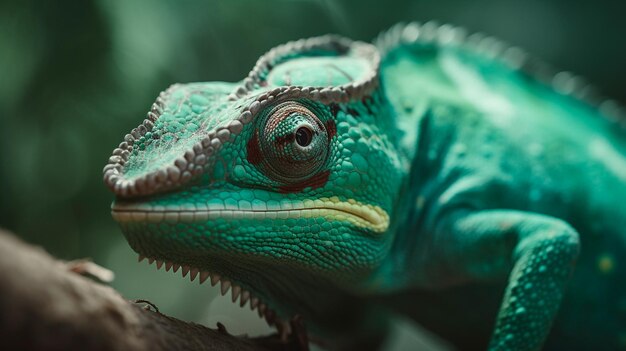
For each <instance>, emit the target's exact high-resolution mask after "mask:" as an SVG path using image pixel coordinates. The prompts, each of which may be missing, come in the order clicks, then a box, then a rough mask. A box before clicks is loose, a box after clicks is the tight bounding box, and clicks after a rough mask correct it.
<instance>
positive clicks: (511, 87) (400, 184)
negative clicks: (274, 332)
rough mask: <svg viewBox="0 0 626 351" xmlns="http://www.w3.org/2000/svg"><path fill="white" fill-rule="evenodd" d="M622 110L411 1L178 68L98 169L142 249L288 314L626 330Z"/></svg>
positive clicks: (539, 342)
mask: <svg viewBox="0 0 626 351" xmlns="http://www.w3.org/2000/svg"><path fill="white" fill-rule="evenodd" d="M625 125H626V122H625V120H624V117H623V113H622V112H621V108H620V107H619V106H618V105H617V104H615V103H614V102H612V101H610V100H609V101H604V102H603V101H602V100H601V99H599V98H598V97H597V96H596V95H595V94H594V90H593V89H591V88H590V87H588V86H586V85H584V84H582V80H581V79H580V78H578V77H576V76H573V75H571V74H569V73H557V74H555V73H553V72H552V71H551V68H550V67H549V66H547V65H545V64H543V63H541V62H539V61H537V60H534V59H532V58H530V57H529V56H528V55H527V54H526V53H524V52H523V51H522V50H520V49H517V48H514V47H507V46H506V45H504V44H502V43H501V42H499V41H497V40H495V39H493V38H489V37H484V36H481V35H472V36H469V37H467V36H466V34H465V32H464V31H463V30H462V29H460V28H455V27H452V26H449V25H443V26H439V25H436V24H434V23H426V24H423V25H421V24H418V23H411V24H408V25H397V26H395V27H393V28H392V29H390V30H388V31H386V32H384V33H383V34H381V35H380V36H379V38H378V39H377V41H376V45H370V44H366V43H363V42H354V41H351V40H349V39H345V38H341V37H336V36H324V37H318V38H311V39H306V40H299V41H295V42H290V43H287V44H285V45H281V46H278V47H276V48H274V49H272V50H270V51H269V52H268V53H267V54H265V55H264V56H262V57H261V58H260V59H259V61H258V62H257V64H256V65H255V67H254V68H253V70H252V71H251V72H250V74H249V75H248V77H247V78H245V79H244V80H243V81H241V82H239V83H222V82H208V83H190V84H176V85H173V86H172V87H170V88H169V89H167V90H166V91H164V92H163V93H161V95H160V96H159V97H158V98H157V100H156V101H155V103H154V104H153V106H152V108H151V109H150V111H149V112H148V115H147V118H146V119H145V120H144V121H143V123H142V124H141V125H139V126H138V127H137V128H135V129H133V130H132V131H131V133H129V134H128V135H126V136H125V137H124V140H123V141H122V143H121V144H120V145H119V147H117V148H116V149H115V150H114V151H113V155H112V156H111V158H110V159H109V163H108V164H107V165H106V166H105V169H104V180H105V183H106V184H107V186H109V188H111V190H112V191H113V192H114V193H115V194H116V200H115V202H114V203H113V205H112V213H113V217H114V218H115V219H116V220H117V221H118V222H119V223H120V226H121V228H122V231H123V232H124V235H125V236H126V238H127V239H128V242H129V243H130V245H131V247H132V248H133V249H134V250H135V251H137V252H138V253H139V254H140V257H148V258H150V262H151V263H152V262H154V261H155V260H156V262H157V267H158V268H161V267H162V266H163V265H164V266H165V269H166V270H173V271H177V270H179V269H182V273H183V275H184V276H186V275H187V274H189V275H190V277H191V280H194V279H195V278H196V277H199V280H200V282H201V283H202V282H204V281H206V280H209V278H210V281H211V283H212V284H213V285H215V284H217V283H218V282H219V283H221V290H222V293H223V294H224V293H226V292H228V291H229V290H232V297H233V301H237V300H239V301H240V304H241V306H243V305H245V304H246V303H248V301H249V302H250V307H251V308H252V309H257V310H258V312H259V315H261V316H264V317H265V318H266V319H267V321H268V322H269V323H270V324H275V325H276V326H277V327H278V329H279V331H280V332H281V334H282V335H283V336H285V335H287V334H288V333H289V332H290V331H289V324H288V323H287V322H288V321H289V320H290V318H292V317H294V316H296V315H299V316H301V317H303V318H304V320H305V321H306V323H307V326H308V328H309V330H310V333H312V334H314V335H315V336H316V338H317V340H324V345H325V346H326V347H328V348H331V349H347V348H355V349H365V348H376V347H377V346H378V345H379V344H380V342H381V340H383V339H384V336H385V332H386V330H387V326H388V321H389V319H390V317H389V315H390V314H389V313H388V309H387V308H388V307H391V308H396V309H397V310H398V311H400V312H401V313H405V314H407V315H409V316H411V317H412V318H414V319H415V320H416V321H418V322H419V323H421V324H422V325H423V326H425V327H427V328H429V329H431V330H432V331H434V332H435V333H438V334H439V335H441V336H442V337H444V338H446V339H448V340H450V341H451V342H452V343H453V344H455V345H457V346H458V347H460V348H463V349H474V348H483V349H485V348H488V349H490V350H537V349H541V348H542V347H545V348H546V349H568V350H576V349H580V350H588V349H607V350H609V349H610V350H614V349H626V284H625V283H624V278H625V277H626V275H625V273H626V268H625V267H626V265H625V263H624V257H626V241H625V240H626V232H625V230H626V229H625V228H626V206H623V205H622V204H623V201H624V199H626V137H625V135H626V133H625V132H624V126H625ZM383 306H384V308H383Z"/></svg>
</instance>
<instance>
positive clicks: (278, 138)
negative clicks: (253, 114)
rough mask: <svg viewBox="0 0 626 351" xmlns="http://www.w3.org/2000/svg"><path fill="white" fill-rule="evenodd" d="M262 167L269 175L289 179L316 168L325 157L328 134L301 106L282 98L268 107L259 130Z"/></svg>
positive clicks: (322, 162) (310, 113)
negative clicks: (282, 101) (264, 120)
mask: <svg viewBox="0 0 626 351" xmlns="http://www.w3.org/2000/svg"><path fill="white" fill-rule="evenodd" d="M260 132H261V133H260V135H259V139H260V143H261V151H262V153H263V155H264V157H263V160H264V162H263V163H264V164H263V168H264V169H265V170H266V171H267V173H269V175H270V176H271V177H272V178H275V179H278V180H282V181H290V180H299V179H302V178H305V177H308V176H310V175H312V174H314V173H315V172H317V171H318V170H319V169H320V167H321V166H322V165H323V164H324V162H325V161H326V156H327V154H328V134H327V132H326V127H325V126H324V124H323V123H322V122H321V121H320V120H319V118H318V117H317V116H316V115H315V114H314V113H313V112H311V110H309V109H308V108H306V107H305V106H303V105H301V104H299V103H296V102H285V103H282V104H280V105H278V106H276V107H275V108H274V109H272V110H271V111H270V112H269V114H268V117H267V120H266V122H265V126H264V127H263V128H262V129H261V130H260Z"/></svg>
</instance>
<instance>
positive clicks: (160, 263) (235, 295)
mask: <svg viewBox="0 0 626 351" xmlns="http://www.w3.org/2000/svg"><path fill="white" fill-rule="evenodd" d="M145 259H146V257H145V256H143V255H141V254H140V255H139V259H138V261H139V262H141V261H143V260H145ZM155 262H156V268H157V270H159V269H161V268H164V269H165V271H166V272H169V271H170V270H171V271H172V273H177V272H178V271H179V270H180V271H181V273H182V276H183V278H185V277H187V276H189V280H190V281H192V282H193V281H194V280H195V279H196V278H198V281H199V283H200V284H203V283H204V282H207V281H209V282H210V283H211V286H216V285H217V284H218V283H219V284H220V293H221V294H222V296H224V295H226V294H228V292H229V291H230V292H231V297H232V302H233V303H234V304H239V307H241V308H244V307H245V306H246V304H248V302H250V303H249V306H250V310H252V311H254V310H255V309H256V310H257V313H258V315H259V317H260V318H263V319H265V321H266V322H267V324H268V325H269V326H275V327H276V329H277V330H278V334H279V335H280V337H281V340H287V337H288V336H289V335H290V334H291V325H290V323H289V322H288V321H284V320H282V319H280V318H279V317H278V316H277V314H276V311H274V310H273V309H272V308H271V307H269V306H268V304H267V303H265V302H264V301H263V300H262V299H261V298H260V297H258V296H255V294H254V293H253V292H251V291H250V290H247V289H245V288H244V287H242V286H241V285H239V284H237V283H236V282H234V281H233V280H231V279H229V278H227V277H225V276H223V275H221V274H217V273H214V272H210V271H207V270H201V269H199V268H195V267H192V266H189V265H181V264H177V263H174V262H172V261H167V260H159V259H155V258H148V264H153V263H155Z"/></svg>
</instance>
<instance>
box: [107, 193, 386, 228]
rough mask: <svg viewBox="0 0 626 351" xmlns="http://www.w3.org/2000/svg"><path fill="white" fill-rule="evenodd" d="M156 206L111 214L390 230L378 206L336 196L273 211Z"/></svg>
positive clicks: (124, 205)
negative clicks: (298, 221) (322, 221)
mask: <svg viewBox="0 0 626 351" xmlns="http://www.w3.org/2000/svg"><path fill="white" fill-rule="evenodd" d="M194 207H195V209H190V208H189V207H187V206H156V205H151V204H149V203H136V202H115V203H114V204H113V205H112V207H111V214H112V216H113V218H114V219H115V220H116V221H118V222H124V223H125V222H151V223H159V222H170V223H180V222H203V221H209V220H215V219H219V218H221V219H255V220H263V219H289V218H315V217H324V218H327V219H329V220H336V221H347V222H350V223H351V224H353V225H355V226H357V227H361V228H366V229H370V230H372V231H373V232H375V233H383V232H384V231H386V230H387V228H388V227H389V215H388V214H387V213H386V212H385V211H384V210H383V209H382V208H380V207H378V206H373V205H369V204H362V203H360V202H358V201H355V200H352V199H350V200H348V201H340V200H339V199H338V198H337V197H331V198H320V199H317V200H305V201H302V202H301V203H299V204H297V205H295V204H293V203H285V204H283V205H281V206H280V208H276V209H268V208H245V209H244V208H243V206H241V205H239V206H236V207H230V208H227V207H226V206H223V205H222V206H215V205H212V206H210V207H209V206H206V205H205V206H200V205H199V204H196V205H195V206H194Z"/></svg>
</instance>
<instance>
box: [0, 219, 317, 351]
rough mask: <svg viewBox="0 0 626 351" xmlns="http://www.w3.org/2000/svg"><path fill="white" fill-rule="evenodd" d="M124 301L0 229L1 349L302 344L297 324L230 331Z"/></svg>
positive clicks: (293, 347)
mask: <svg viewBox="0 0 626 351" xmlns="http://www.w3.org/2000/svg"><path fill="white" fill-rule="evenodd" d="M145 306H146V305H145V304H142V305H139V304H137V303H133V302H130V301H127V300H125V299H124V298H123V297H122V296H121V295H120V294H119V293H118V292H116V291H115V290H113V289H112V288H110V287H108V286H106V285H102V284H99V283H96V282H95V281H93V280H91V279H88V278H86V277H83V276H81V275H79V274H77V273H75V269H70V268H68V264H67V263H65V262H62V261H59V260H56V259H54V258H53V257H52V256H50V255H49V254H48V253H46V252H45V251H44V250H42V249H41V248H37V247H33V246H31V245H28V244H26V243H24V242H22V241H20V240H19V239H17V238H16V237H14V236H12V235H10V234H8V233H7V232H3V231H1V230H0V350H301V349H306V345H307V343H306V335H305V334H304V333H303V332H302V330H303V329H302V325H301V324H300V323H299V322H293V323H294V324H297V325H292V327H293V328H294V329H295V330H297V331H298V330H299V331H300V332H296V333H294V335H292V337H291V338H290V340H289V341H288V342H281V341H280V339H279V338H278V336H277V335H276V334H274V335H270V336H266V337H258V338H245V337H236V336H233V335H230V334H228V333H227V332H226V330H225V329H224V328H218V330H214V329H210V328H207V327H204V326H202V325H198V324H195V323H187V322H184V321H181V320H178V319H175V318H172V317H168V316H166V315H163V314H161V313H159V312H158V311H155V310H154V309H153V308H145Z"/></svg>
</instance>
